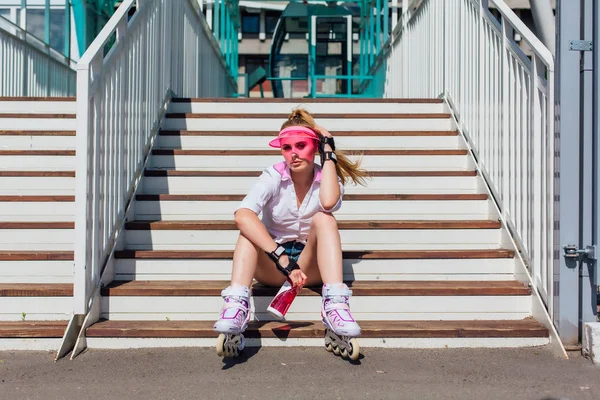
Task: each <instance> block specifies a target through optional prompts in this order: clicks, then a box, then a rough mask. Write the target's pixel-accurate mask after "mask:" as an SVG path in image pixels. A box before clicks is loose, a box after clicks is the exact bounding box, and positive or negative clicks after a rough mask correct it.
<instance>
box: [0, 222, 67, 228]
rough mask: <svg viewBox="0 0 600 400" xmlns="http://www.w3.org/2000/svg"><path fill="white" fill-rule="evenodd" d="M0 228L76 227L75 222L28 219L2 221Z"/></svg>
mask: <svg viewBox="0 0 600 400" xmlns="http://www.w3.org/2000/svg"><path fill="white" fill-rule="evenodd" d="M0 229H75V222H68V221H61V222H48V221H40V222H38V221H27V222H15V221H11V222H2V221H0Z"/></svg>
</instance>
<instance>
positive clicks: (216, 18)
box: [213, 0, 221, 40]
mask: <svg viewBox="0 0 600 400" xmlns="http://www.w3.org/2000/svg"><path fill="white" fill-rule="evenodd" d="M220 3H221V0H214V8H215V10H214V12H215V15H214V24H213V33H214V34H215V38H216V39H217V40H219V32H220V30H219V23H220V21H219V20H220V15H221V14H220V13H221V4H220Z"/></svg>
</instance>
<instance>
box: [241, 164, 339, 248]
mask: <svg viewBox="0 0 600 400" xmlns="http://www.w3.org/2000/svg"><path fill="white" fill-rule="evenodd" d="M321 173H322V172H321V167H320V166H319V165H317V164H315V176H314V179H313V182H312V185H311V186H310V189H309V190H308V192H307V193H306V196H305V197H304V200H303V201H302V204H301V205H300V208H299V209H298V205H297V204H298V203H297V201H296V190H295V189H294V182H293V181H292V177H291V176H290V169H289V167H288V166H287V164H286V163H285V162H281V163H279V164H275V165H272V166H270V167H268V168H266V169H265V170H263V173H262V174H261V175H260V177H259V178H258V182H256V183H255V184H254V186H253V187H252V189H251V190H250V192H249V193H248V194H247V195H246V197H245V198H244V200H242V202H241V204H240V205H239V206H238V208H236V210H235V211H237V210H239V209H240V208H248V209H250V210H252V211H254V212H255V213H256V215H260V213H261V212H262V222H263V224H264V225H265V227H266V228H267V231H268V232H269V234H271V236H273V238H274V239H275V242H277V243H279V244H281V243H285V242H289V241H292V240H297V241H299V242H301V243H304V244H306V240H307V238H308V233H309V230H310V222H311V220H312V217H313V215H315V214H316V213H317V212H319V211H324V212H329V213H332V212H335V211H337V210H339V208H340V207H341V206H342V196H343V195H344V186H343V185H342V182H341V179H340V178H339V177H338V182H339V185H340V198H339V199H338V201H337V203H336V205H335V206H334V207H333V208H331V209H329V210H326V209H325V208H323V205H322V204H321V200H320V197H319V193H320V187H321ZM234 213H235V212H234Z"/></svg>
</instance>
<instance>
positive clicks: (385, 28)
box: [383, 0, 390, 43]
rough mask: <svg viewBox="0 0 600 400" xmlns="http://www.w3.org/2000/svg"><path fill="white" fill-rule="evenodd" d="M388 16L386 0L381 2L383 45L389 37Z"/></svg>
mask: <svg viewBox="0 0 600 400" xmlns="http://www.w3.org/2000/svg"><path fill="white" fill-rule="evenodd" d="M389 15H390V10H389V8H388V0H383V43H385V42H387V40H388V36H389V19H390V18H389Z"/></svg>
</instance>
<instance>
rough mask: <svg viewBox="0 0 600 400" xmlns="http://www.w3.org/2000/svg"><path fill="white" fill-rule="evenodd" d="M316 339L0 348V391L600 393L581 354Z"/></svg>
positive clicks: (146, 394) (113, 394)
mask: <svg viewBox="0 0 600 400" xmlns="http://www.w3.org/2000/svg"><path fill="white" fill-rule="evenodd" d="M363 353H364V355H361V358H360V359H359V360H358V361H357V362H354V363H351V362H349V361H347V360H344V359H341V358H339V357H336V356H334V355H333V354H331V353H328V352H326V351H325V350H324V349H323V348H260V349H253V348H250V349H246V351H245V354H244V355H243V356H242V357H241V358H240V359H239V360H237V361H228V360H226V361H225V362H224V361H223V359H221V358H220V357H217V356H216V353H215V351H214V350H213V349H206V348H177V349H140V350H87V351H86V352H84V353H82V354H81V355H79V356H78V357H76V358H75V359H74V360H69V359H68V357H66V358H63V359H60V360H59V361H57V362H54V361H53V360H54V354H52V353H48V352H0V399H2V400H4V399H10V400H12V399H103V400H104V399H132V400H137V399H140V400H141V399H144V400H146V399H344V400H345V399H419V400H427V399H486V400H487V399H511V400H516V399H538V400H542V399H543V400H550V399H552V400H556V399H561V400H562V399H573V400H574V399H600V367H599V366H595V365H593V364H592V363H591V362H590V361H589V360H587V359H585V358H583V357H581V356H580V355H579V354H578V353H570V358H569V359H568V360H567V359H564V358H561V357H559V356H557V355H556V354H555V353H552V352H551V350H550V348H549V347H544V348H527V349H493V350H487V349H458V350H456V349H442V350H403V349H364V350H363Z"/></svg>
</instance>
